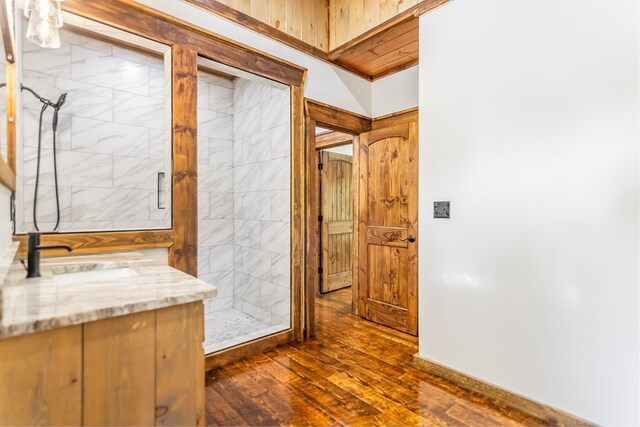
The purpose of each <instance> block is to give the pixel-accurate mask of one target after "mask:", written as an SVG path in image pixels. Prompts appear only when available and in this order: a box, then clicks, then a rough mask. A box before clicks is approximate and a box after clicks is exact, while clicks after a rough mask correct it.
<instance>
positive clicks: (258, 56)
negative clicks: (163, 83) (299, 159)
mask: <svg viewBox="0 0 640 427" xmlns="http://www.w3.org/2000/svg"><path fill="white" fill-rule="evenodd" d="M61 5H62V8H63V9H64V10H66V11H68V12H71V13H75V14H77V15H80V16H83V17H86V18H88V19H92V20H95V21H98V22H101V23H103V24H106V25H110V26H112V27H115V28H119V29H121V30H124V31H129V32H132V33H134V34H137V35H139V36H142V37H147V38H150V39H152V40H155V41H157V42H159V43H164V44H166V45H169V46H178V45H179V46H181V47H182V48H183V49H189V50H192V51H194V52H197V53H198V54H200V55H202V56H204V57H207V58H209V59H212V60H215V61H219V62H222V63H224V64H227V65H230V66H232V67H236V68H239V69H241V70H246V71H250V72H252V73H254V74H258V75H260V76H263V77H267V78H270V79H272V80H277V81H279V82H282V83H285V84H289V85H299V84H301V83H302V81H303V79H304V75H305V69H304V68H303V67H300V66H298V65H295V64H293V63H290V62H287V61H284V60H282V59H278V58H276V57H275V56H272V55H269V54H266V53H263V52H260V51H258V50H256V49H254V48H252V47H250V46H247V45H243V44H241V43H238V42H236V41H233V40H231V39H229V38H226V37H223V36H221V35H218V34H215V33H213V32H211V31H208V30H205V29H203V28H200V27H195V26H193V25H192V24H190V23H188V22H185V21H182V20H179V19H177V18H174V17H172V16H170V15H167V14H165V13H162V12H159V11H157V10H155V9H152V8H151V7H148V6H145V5H142V4H140V3H138V2H136V1H134V0H111V1H109V2H104V1H103V0H65V1H64V2H62V3H61Z"/></svg>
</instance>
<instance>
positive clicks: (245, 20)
mask: <svg viewBox="0 0 640 427" xmlns="http://www.w3.org/2000/svg"><path fill="white" fill-rule="evenodd" d="M186 2H187V3H191V4H194V5H196V6H199V7H201V8H203V9H205V10H207V11H209V12H211V13H215V14H216V15H218V16H221V17H222V18H224V19H227V20H229V21H231V22H235V23H236V24H239V25H241V26H243V27H246V28H248V29H250V30H252V31H255V32H257V33H259V34H262V35H264V36H266V37H269V38H271V39H274V40H277V41H279V42H281V43H284V44H285V45H287V46H290V47H292V48H294V49H297V50H299V51H301V52H304V53H306V54H308V55H311V56H313V57H314V58H316V59H319V60H321V61H324V62H327V63H329V64H331V65H334V66H336V67H338V68H341V69H343V70H345V71H348V72H349V73H352V74H355V75H356V76H358V77H362V78H364V79H367V80H371V78H370V77H369V76H368V75H367V74H366V73H363V72H362V71H359V70H357V69H355V68H352V67H349V66H346V65H342V64H336V63H334V62H332V61H330V60H328V59H327V52H326V51H324V50H322V49H320V48H317V47H315V46H313V45H311V44H309V43H307V42H304V41H302V40H300V39H298V38H297V37H294V36H292V35H290V34H287V33H285V32H284V31H281V30H278V29H276V28H274V27H272V26H271V25H269V24H266V23H264V22H262V21H260V20H258V19H256V18H254V17H252V16H249V15H247V14H245V13H242V12H240V11H238V10H236V9H233V8H231V7H229V6H227V5H225V4H222V3H220V2H219V1H217V0H186ZM325 10H326V11H327V13H328V11H329V7H328V6H327V7H326V8H325ZM327 25H328V20H326V24H325V29H324V31H326V32H327V34H328V33H329V28H328V26H327Z"/></svg>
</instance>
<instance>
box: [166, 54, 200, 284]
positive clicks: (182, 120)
mask: <svg viewBox="0 0 640 427" xmlns="http://www.w3.org/2000/svg"><path fill="white" fill-rule="evenodd" d="M171 74H172V88H173V89H172V92H173V96H172V97H171V98H172V99H171V102H172V104H173V108H172V117H173V120H172V121H173V144H172V150H173V177H172V179H173V196H172V197H173V200H172V207H173V209H172V215H173V229H174V230H175V232H176V235H175V244H174V245H173V246H172V247H171V249H170V251H169V264H170V265H171V266H173V267H175V268H177V269H179V270H182V271H184V272H185V273H188V274H191V275H192V276H197V274H198V157H197V156H198V154H197V149H196V147H197V138H198V131H197V127H198V123H197V115H196V114H195V112H196V111H197V108H198V106H197V96H196V94H197V93H198V54H197V52H195V51H193V50H190V49H185V48H183V47H182V46H174V47H173V48H172V49H171Z"/></svg>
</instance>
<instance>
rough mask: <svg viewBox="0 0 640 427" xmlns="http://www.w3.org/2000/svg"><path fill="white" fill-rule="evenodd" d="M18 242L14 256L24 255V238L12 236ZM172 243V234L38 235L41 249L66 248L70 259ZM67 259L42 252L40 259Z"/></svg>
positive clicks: (170, 232)
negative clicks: (16, 254) (46, 247)
mask: <svg viewBox="0 0 640 427" xmlns="http://www.w3.org/2000/svg"><path fill="white" fill-rule="evenodd" d="M13 240H14V241H16V242H20V247H19V248H18V256H20V257H23V256H26V255H27V236H26V234H20V235H17V236H13ZM173 242H174V232H173V230H144V231H105V232H101V233H51V234H43V235H42V244H43V245H69V246H71V247H72V248H73V252H72V254H73V255H77V254H96V253H102V252H112V251H135V250H140V249H157V248H169V247H171V245H173ZM60 255H67V252H66V251H44V252H42V256H60Z"/></svg>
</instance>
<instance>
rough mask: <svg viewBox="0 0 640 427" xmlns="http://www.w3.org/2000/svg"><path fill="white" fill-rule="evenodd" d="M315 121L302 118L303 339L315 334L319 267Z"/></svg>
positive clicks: (318, 193) (318, 200)
mask: <svg viewBox="0 0 640 427" xmlns="http://www.w3.org/2000/svg"><path fill="white" fill-rule="evenodd" d="M315 131H316V122H315V120H313V119H311V118H309V117H307V119H306V121H305V134H306V138H305V148H306V150H305V154H306V156H305V157H306V164H307V173H306V187H307V203H306V213H307V225H306V239H305V240H306V250H307V251H306V252H307V253H306V257H305V258H306V265H305V299H304V302H305V304H304V307H305V313H306V314H305V338H307V339H308V338H313V337H315V333H316V322H315V297H316V292H317V290H318V288H319V287H318V267H320V259H319V253H320V248H319V242H320V227H319V226H318V215H320V176H319V175H320V174H319V173H318V152H317V151H316V148H317V145H316V134H315Z"/></svg>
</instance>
